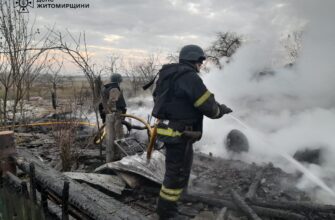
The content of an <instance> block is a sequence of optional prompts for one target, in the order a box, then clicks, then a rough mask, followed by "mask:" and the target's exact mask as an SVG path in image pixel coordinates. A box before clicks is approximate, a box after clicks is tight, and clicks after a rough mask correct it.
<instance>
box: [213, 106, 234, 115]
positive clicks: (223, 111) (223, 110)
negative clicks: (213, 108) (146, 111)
mask: <svg viewBox="0 0 335 220" xmlns="http://www.w3.org/2000/svg"><path fill="white" fill-rule="evenodd" d="M219 109H220V113H219V115H218V116H217V117H216V118H221V117H222V116H223V115H225V114H229V113H231V112H233V110H232V109H231V108H229V107H227V106H226V105H224V104H221V105H219Z"/></svg>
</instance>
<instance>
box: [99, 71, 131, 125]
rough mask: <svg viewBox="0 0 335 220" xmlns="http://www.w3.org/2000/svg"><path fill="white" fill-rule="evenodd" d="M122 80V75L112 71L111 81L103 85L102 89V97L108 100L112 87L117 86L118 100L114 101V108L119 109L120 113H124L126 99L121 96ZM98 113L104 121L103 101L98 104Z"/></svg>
mask: <svg viewBox="0 0 335 220" xmlns="http://www.w3.org/2000/svg"><path fill="white" fill-rule="evenodd" d="M121 82H122V76H121V75H120V74H118V73H113V74H112V76H111V82H110V83H108V84H106V85H104V88H103V89H102V99H103V100H105V101H106V100H108V99H109V92H110V91H111V89H113V88H117V89H118V90H119V91H120V96H119V98H118V100H117V101H116V110H117V111H120V112H121V113H122V114H125V113H126V112H127V105H126V101H125V99H124V97H123V93H122V90H121V88H120V84H121ZM99 113H100V117H101V119H102V122H103V123H105V121H106V111H105V109H104V106H103V103H100V104H99Z"/></svg>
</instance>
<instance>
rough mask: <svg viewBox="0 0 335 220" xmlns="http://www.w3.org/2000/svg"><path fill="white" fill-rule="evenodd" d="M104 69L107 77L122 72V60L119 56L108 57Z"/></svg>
mask: <svg viewBox="0 0 335 220" xmlns="http://www.w3.org/2000/svg"><path fill="white" fill-rule="evenodd" d="M105 66H106V67H105V69H106V70H107V73H108V74H109V75H111V74H113V73H119V72H121V71H122V70H123V58H122V56H121V55H118V54H112V55H110V56H109V57H108V62H107V64H106V65H105Z"/></svg>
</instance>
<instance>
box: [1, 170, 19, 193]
mask: <svg viewBox="0 0 335 220" xmlns="http://www.w3.org/2000/svg"><path fill="white" fill-rule="evenodd" d="M4 180H5V181H4V182H5V183H6V185H7V186H9V187H11V188H12V189H14V190H15V191H16V192H18V193H22V191H23V190H22V182H23V181H22V180H21V179H20V178H18V177H17V176H15V175H14V174H12V173H11V172H9V171H7V172H6V174H5V176H4Z"/></svg>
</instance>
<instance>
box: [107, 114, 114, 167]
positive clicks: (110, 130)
mask: <svg viewBox="0 0 335 220" xmlns="http://www.w3.org/2000/svg"><path fill="white" fill-rule="evenodd" d="M114 123H115V113H112V114H107V115H106V163H108V162H112V161H114V159H115V150H116V147H115V144H114V141H115V127H114Z"/></svg>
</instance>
